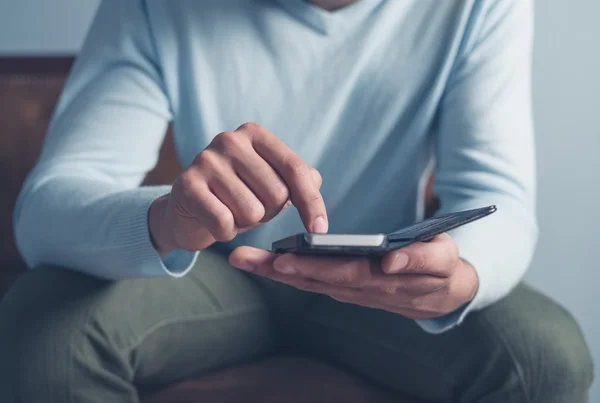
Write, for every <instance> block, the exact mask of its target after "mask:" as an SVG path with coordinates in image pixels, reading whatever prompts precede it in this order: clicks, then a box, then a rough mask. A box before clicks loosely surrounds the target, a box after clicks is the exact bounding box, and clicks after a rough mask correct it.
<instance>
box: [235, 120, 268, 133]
mask: <svg viewBox="0 0 600 403" xmlns="http://www.w3.org/2000/svg"><path fill="white" fill-rule="evenodd" d="M260 130H262V126H261V125H259V124H258V123H256V122H246V123H244V124H243V125H241V126H240V127H239V128H238V129H237V130H236V131H240V132H257V131H260Z"/></svg>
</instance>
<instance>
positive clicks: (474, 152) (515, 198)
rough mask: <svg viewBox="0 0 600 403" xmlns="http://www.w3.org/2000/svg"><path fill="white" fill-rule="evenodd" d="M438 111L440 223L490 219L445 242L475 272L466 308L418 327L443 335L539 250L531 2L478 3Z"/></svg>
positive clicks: (512, 282)
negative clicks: (457, 217)
mask: <svg viewBox="0 0 600 403" xmlns="http://www.w3.org/2000/svg"><path fill="white" fill-rule="evenodd" d="M478 5H479V6H480V13H479V14H480V18H477V20H475V21H473V22H472V26H471V27H470V33H469V34H468V35H467V37H466V38H465V42H464V43H463V49H462V53H461V54H460V55H459V57H458V59H457V61H456V64H455V66H454V69H453V72H452V73H451V76H450V79H449V82H448V85H447V87H446V88H447V89H446V93H445V95H444V98H443V101H442V104H441V106H440V114H439V126H438V128H437V138H436V186H435V189H436V193H437V195H438V196H439V198H440V202H441V209H440V211H439V212H438V214H444V213H448V212H453V211H459V210H465V209H470V208H476V207H483V206H486V205H492V204H495V205H496V206H497V207H498V211H497V212H496V213H495V214H493V215H491V216H489V217H486V218H484V219H482V220H480V221H477V222H474V223H472V224H469V225H466V226H464V227H461V228H459V229H456V230H454V231H451V232H450V235H451V236H452V237H453V239H454V240H455V241H456V243H457V245H458V247H459V251H460V255H461V257H462V258H463V259H464V260H466V261H467V262H469V263H470V264H471V265H473V267H474V268H475V270H476V272H477V275H478V277H479V289H478V291H477V294H476V296H475V298H474V299H473V300H472V301H471V302H470V303H469V304H468V305H466V306H465V307H463V308H462V309H460V310H459V311H457V312H454V313H452V314H450V315H447V316H444V317H441V318H436V319H433V320H420V321H418V323H419V325H420V326H421V327H422V328H423V329H425V330H427V331H429V332H433V333H438V332H443V331H445V330H447V329H449V328H451V327H453V326H455V325H457V324H459V323H460V322H462V321H463V320H464V318H465V317H466V316H467V315H468V314H469V312H472V311H475V310H479V309H482V308H484V307H486V306H488V305H490V304H492V303H494V302H496V301H498V300H499V299H501V298H503V297H504V296H506V295H507V294H508V293H509V292H510V291H511V290H512V289H513V288H514V287H515V286H516V285H517V284H518V282H519V281H520V280H521V279H522V277H523V275H524V273H525V271H526V270H527V267H528V265H529V263H530V261H531V259H532V255H533V252H534V248H535V244H536V241H537V223H536V218H535V160H534V159H535V158H534V132H533V123H532V120H533V119H532V106H531V50H532V49H531V48H532V46H531V45H532V20H533V10H532V7H533V6H532V1H531V0H507V1H481V2H479V3H478Z"/></svg>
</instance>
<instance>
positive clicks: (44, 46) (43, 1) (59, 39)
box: [0, 0, 100, 55]
mask: <svg viewBox="0 0 600 403" xmlns="http://www.w3.org/2000/svg"><path fill="white" fill-rule="evenodd" d="M99 3H100V1H99V0H0V54H10V55H15V54H30V53H31V54H36V55H40V54H55V55H56V54H72V53H73V52H76V51H77V50H78V49H79V47H80V46H81V42H82V40H83V37H84V35H85V32H86V31H87V29H88V26H89V24H90V20H91V18H92V17H93V14H94V12H95V10H96V7H97V6H98V4H99Z"/></svg>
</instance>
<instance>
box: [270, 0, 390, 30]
mask: <svg viewBox="0 0 600 403" xmlns="http://www.w3.org/2000/svg"><path fill="white" fill-rule="evenodd" d="M278 1H279V2H280V3H281V4H282V6H284V7H285V8H286V9H287V11H288V12H290V13H291V14H292V15H294V16H295V17H296V18H299V19H300V20H302V21H303V22H305V23H306V24H308V25H310V26H311V27H312V28H314V29H316V30H317V31H319V32H321V33H322V34H324V35H333V34H336V33H339V32H342V31H344V30H345V29H346V28H348V27H351V26H352V25H354V24H356V23H358V22H360V21H361V20H362V19H364V18H366V17H367V15H368V14H370V13H371V11H373V10H374V9H375V8H376V7H377V6H378V5H379V4H381V2H382V1H385V0H359V1H357V2H356V3H352V4H350V5H347V6H345V7H342V8H340V9H338V10H334V11H329V10H325V9H323V8H320V7H318V6H316V5H314V4H312V3H311V2H309V1H308V0H278Z"/></svg>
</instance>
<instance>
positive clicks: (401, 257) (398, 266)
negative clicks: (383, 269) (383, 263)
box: [390, 252, 408, 273]
mask: <svg viewBox="0 0 600 403" xmlns="http://www.w3.org/2000/svg"><path fill="white" fill-rule="evenodd" d="M406 266H408V255H407V254H406V253H402V252H400V253H396V256H395V257H394V261H393V263H392V269H391V270H390V273H398V272H399V271H400V270H403V269H405V268H406Z"/></svg>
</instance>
